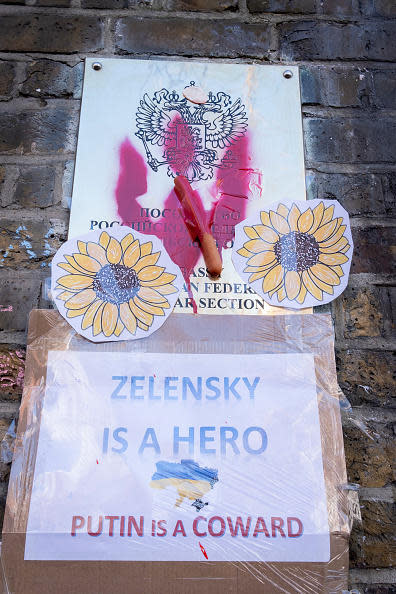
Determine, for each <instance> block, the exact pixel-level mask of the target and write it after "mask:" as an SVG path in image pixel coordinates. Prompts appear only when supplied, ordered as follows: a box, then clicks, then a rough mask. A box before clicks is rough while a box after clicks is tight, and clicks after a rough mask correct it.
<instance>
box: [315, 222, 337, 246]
mask: <svg viewBox="0 0 396 594" xmlns="http://www.w3.org/2000/svg"><path fill="white" fill-rule="evenodd" d="M336 228H337V219H333V220H332V221H330V222H329V223H326V224H325V225H322V226H321V227H319V229H317V230H316V231H315V233H314V234H313V235H314V237H315V239H316V241H319V242H321V241H326V240H327V239H329V238H330V237H331V236H332V235H333V233H334V231H335V230H336Z"/></svg>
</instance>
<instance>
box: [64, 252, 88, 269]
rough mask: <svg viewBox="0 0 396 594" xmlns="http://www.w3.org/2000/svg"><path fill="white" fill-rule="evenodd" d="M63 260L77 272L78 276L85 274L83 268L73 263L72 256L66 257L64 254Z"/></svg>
mask: <svg viewBox="0 0 396 594" xmlns="http://www.w3.org/2000/svg"><path fill="white" fill-rule="evenodd" d="M65 260H66V261H67V263H68V264H69V265H70V266H71V267H72V268H74V269H75V271H77V272H79V273H80V274H87V271H86V270H85V269H84V268H81V266H79V265H78V264H77V262H76V261H75V259H74V258H73V256H68V255H67V254H65ZM61 268H62V266H61ZM74 274H75V273H74Z"/></svg>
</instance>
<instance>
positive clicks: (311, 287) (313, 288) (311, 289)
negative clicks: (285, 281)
mask: <svg viewBox="0 0 396 594" xmlns="http://www.w3.org/2000/svg"><path fill="white" fill-rule="evenodd" d="M302 280H303V283H304V285H305V288H306V289H307V291H308V293H310V294H311V295H312V296H313V297H315V299H317V300H318V301H322V299H323V293H322V291H321V290H320V289H319V287H317V285H315V283H314V282H313V280H312V279H311V277H310V276H309V274H308V272H307V270H304V271H303V273H302Z"/></svg>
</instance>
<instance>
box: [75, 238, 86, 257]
mask: <svg viewBox="0 0 396 594" xmlns="http://www.w3.org/2000/svg"><path fill="white" fill-rule="evenodd" d="M77 247H78V249H79V251H80V254H86V253H87V244H86V243H85V241H80V240H78V241H77Z"/></svg>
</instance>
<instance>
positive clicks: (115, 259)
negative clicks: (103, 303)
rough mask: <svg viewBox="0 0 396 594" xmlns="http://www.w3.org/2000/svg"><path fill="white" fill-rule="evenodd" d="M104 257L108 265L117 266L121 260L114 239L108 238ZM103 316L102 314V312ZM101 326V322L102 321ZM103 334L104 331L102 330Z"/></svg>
mask: <svg viewBox="0 0 396 594" xmlns="http://www.w3.org/2000/svg"><path fill="white" fill-rule="evenodd" d="M106 256H107V260H108V262H109V264H118V263H119V262H120V260H121V256H122V249H121V246H120V242H119V241H117V240H116V239H114V237H111V238H110V241H109V245H108V246H107V250H106ZM103 315H104V312H103ZM102 325H103V321H102ZM103 332H104V329H103Z"/></svg>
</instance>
